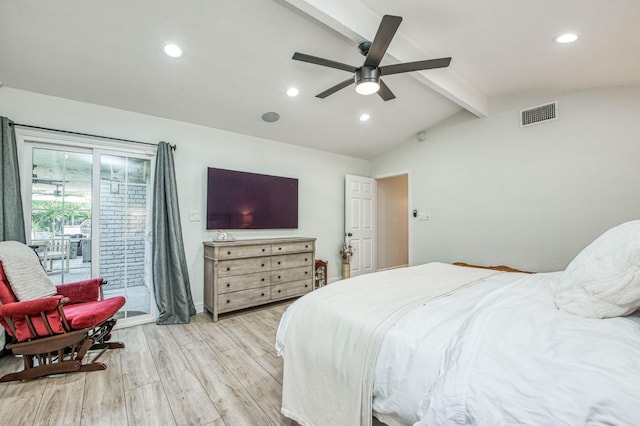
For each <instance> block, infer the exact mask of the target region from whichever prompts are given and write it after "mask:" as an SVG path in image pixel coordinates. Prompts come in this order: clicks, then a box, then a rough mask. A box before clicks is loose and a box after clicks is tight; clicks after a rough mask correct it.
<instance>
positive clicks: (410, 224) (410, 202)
mask: <svg viewBox="0 0 640 426" xmlns="http://www.w3.org/2000/svg"><path fill="white" fill-rule="evenodd" d="M402 175H407V218H408V231H407V232H408V234H409V235H408V236H407V245H408V247H407V257H408V262H409V266H411V265H413V250H412V247H413V223H414V220H412V219H413V218H412V217H411V210H412V208H414V207H413V200H412V194H413V191H412V188H411V169H408V170H404V171H402V170H400V171H396V172H390V173H382V174H378V175H375V176H373V179H375V180H376V181H377V180H379V179H387V178H392V177H396V176H402ZM376 191H377V186H376ZM377 200H378V197H377V194H376V203H377ZM375 207H376V209H377V208H378V206H377V205H376V206H375ZM378 229H379V225H378V224H376V232H377V231H378ZM376 255H377V253H376Z"/></svg>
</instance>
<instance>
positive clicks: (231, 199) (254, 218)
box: [207, 167, 298, 229]
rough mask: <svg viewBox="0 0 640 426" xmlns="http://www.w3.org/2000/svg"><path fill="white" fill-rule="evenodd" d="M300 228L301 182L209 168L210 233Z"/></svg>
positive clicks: (208, 222)
mask: <svg viewBox="0 0 640 426" xmlns="http://www.w3.org/2000/svg"><path fill="white" fill-rule="evenodd" d="M297 227H298V179H294V178H287V177H280V176H269V175H262V174H257V173H248V172H240V171H235V170H225V169H216V168H212V167H209V168H208V175H207V229H286V228H297Z"/></svg>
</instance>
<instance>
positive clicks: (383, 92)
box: [378, 80, 396, 102]
mask: <svg viewBox="0 0 640 426" xmlns="http://www.w3.org/2000/svg"><path fill="white" fill-rule="evenodd" d="M378 95H380V97H381V98H382V100H383V101H385V102H386V101H390V100H391V99H395V98H396V95H394V94H393V92H392V91H391V89H389V86H387V85H386V84H384V81H382V80H380V89H379V90H378Z"/></svg>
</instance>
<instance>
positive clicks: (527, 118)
mask: <svg viewBox="0 0 640 426" xmlns="http://www.w3.org/2000/svg"><path fill="white" fill-rule="evenodd" d="M556 118H558V102H557V101H556V102H551V103H549V104H545V105H539V106H536V107H533V108H527V109H523V110H522V111H520V127H526V126H531V125H532V124H539V123H542V122H545V121H549V120H555V119H556Z"/></svg>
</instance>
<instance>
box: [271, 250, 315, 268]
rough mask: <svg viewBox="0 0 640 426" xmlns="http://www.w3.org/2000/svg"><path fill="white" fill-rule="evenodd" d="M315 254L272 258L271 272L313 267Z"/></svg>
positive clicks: (286, 255)
mask: <svg viewBox="0 0 640 426" xmlns="http://www.w3.org/2000/svg"><path fill="white" fill-rule="evenodd" d="M312 261H313V253H298V254H283V255H282V256H273V257H272V258H271V270H275V269H286V268H297V267H299V266H311V262H312Z"/></svg>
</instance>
